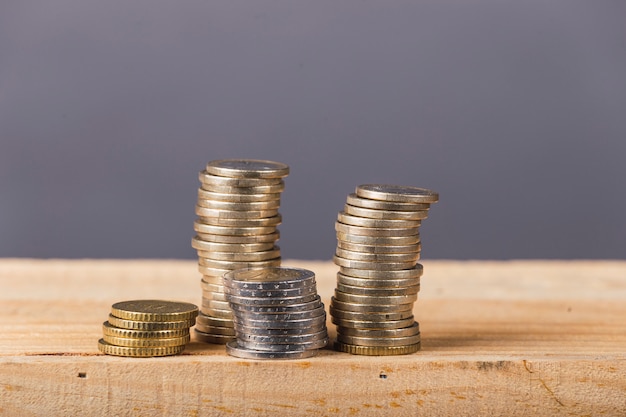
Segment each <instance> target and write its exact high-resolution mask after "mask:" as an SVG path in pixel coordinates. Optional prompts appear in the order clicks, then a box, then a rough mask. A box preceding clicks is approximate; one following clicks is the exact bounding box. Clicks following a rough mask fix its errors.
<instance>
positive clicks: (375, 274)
mask: <svg viewBox="0 0 626 417" xmlns="http://www.w3.org/2000/svg"><path fill="white" fill-rule="evenodd" d="M339 272H341V273H342V274H344V275H347V276H349V277H355V278H373V279H409V278H419V277H421V276H422V273H423V272H424V268H423V267H422V264H419V263H418V264H415V266H414V267H413V268H410V269H401V270H397V271H385V270H383V271H375V270H372V269H357V268H344V267H340V268H339Z"/></svg>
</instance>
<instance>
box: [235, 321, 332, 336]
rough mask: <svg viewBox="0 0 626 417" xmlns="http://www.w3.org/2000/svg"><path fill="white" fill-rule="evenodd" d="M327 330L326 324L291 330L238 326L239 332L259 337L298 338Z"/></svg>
mask: <svg viewBox="0 0 626 417" xmlns="http://www.w3.org/2000/svg"><path fill="white" fill-rule="evenodd" d="M325 330H326V323H322V324H319V325H317V326H312V327H305V328H302V327H295V328H291V329H267V328H265V327H250V326H242V325H240V324H239V325H237V331H239V332H241V333H242V334H250V335H258V336H297V335H305V334H311V333H318V332H321V331H325Z"/></svg>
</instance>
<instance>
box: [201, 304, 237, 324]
mask: <svg viewBox="0 0 626 417" xmlns="http://www.w3.org/2000/svg"><path fill="white" fill-rule="evenodd" d="M201 312H202V314H204V315H205V316H207V317H213V318H218V319H225V320H230V322H231V323H232V321H233V317H234V314H233V310H231V309H230V307H229V308H228V309H227V310H226V309H223V308H213V307H202V310H201Z"/></svg>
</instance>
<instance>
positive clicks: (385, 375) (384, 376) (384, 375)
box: [378, 372, 387, 379]
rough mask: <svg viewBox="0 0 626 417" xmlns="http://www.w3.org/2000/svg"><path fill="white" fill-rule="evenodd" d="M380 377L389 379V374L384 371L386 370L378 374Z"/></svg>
mask: <svg viewBox="0 0 626 417" xmlns="http://www.w3.org/2000/svg"><path fill="white" fill-rule="evenodd" d="M378 377H379V378H380V379H387V374H386V373H384V372H381V373H380V375H378Z"/></svg>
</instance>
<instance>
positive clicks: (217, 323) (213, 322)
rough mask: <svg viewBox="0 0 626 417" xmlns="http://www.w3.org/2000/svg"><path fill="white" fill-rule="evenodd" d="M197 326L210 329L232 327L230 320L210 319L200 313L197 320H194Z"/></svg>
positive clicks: (221, 318)
mask: <svg viewBox="0 0 626 417" xmlns="http://www.w3.org/2000/svg"><path fill="white" fill-rule="evenodd" d="M198 324H201V325H203V326H212V327H230V328H231V329H232V328H233V327H234V323H233V320H232V319H227V318H223V317H211V316H207V315H205V314H204V313H202V312H201V313H200V314H199V315H198V318H197V319H196V325H198Z"/></svg>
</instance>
